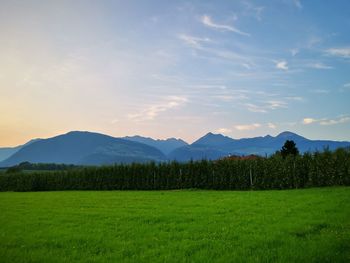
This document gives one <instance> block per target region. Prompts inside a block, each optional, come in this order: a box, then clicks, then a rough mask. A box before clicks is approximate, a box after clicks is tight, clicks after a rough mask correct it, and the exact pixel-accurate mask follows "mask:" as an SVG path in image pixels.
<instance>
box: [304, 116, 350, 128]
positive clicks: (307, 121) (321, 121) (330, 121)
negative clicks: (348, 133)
mask: <svg viewBox="0 0 350 263" xmlns="http://www.w3.org/2000/svg"><path fill="white" fill-rule="evenodd" d="M347 122H350V116H346V115H342V116H340V117H338V118H334V119H329V118H322V119H314V118H304V119H303V121H302V124H305V125H309V124H313V123H318V124H320V125H327V126H328V125H337V124H342V123H347Z"/></svg>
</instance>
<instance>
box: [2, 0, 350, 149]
mask: <svg viewBox="0 0 350 263" xmlns="http://www.w3.org/2000/svg"><path fill="white" fill-rule="evenodd" d="M349 10H350V1H348V0H335V1H319V0H268V1H267V0H266V1H258V0H255V1H253V0H235V1H234V0H230V1H229V0H227V1H224V0H218V1H204V0H198V1H195V0H194V1H181V0H180V1H167V0H157V1H156V0H145V1H138V0H128V1H104V0H99V1H89V0H84V1H79V0H77V1H70V0H69V1H65V0H57V1H55V0H50V1H34V0H26V1H16V0H8V1H7V0H0V146H14V145H19V144H23V143H25V142H26V141H28V140H30V139H33V138H47V137H52V136H55V135H58V134H62V133H66V132H69V131H72V130H88V131H95V132H101V133H105V134H109V135H112V136H116V137H120V136H126V135H136V134H138V135H142V136H149V137H153V138H160V139H164V138H168V137H176V138H182V139H184V140H186V141H188V142H192V141H194V140H196V139H197V138H199V137H201V136H203V135H204V134H206V133H207V132H214V133H222V134H224V135H227V136H230V137H232V138H243V137H253V136H264V135H267V134H270V135H277V134H278V133H280V132H282V131H286V130H288V131H292V132H296V133H298V134H301V135H303V136H305V137H307V138H310V139H331V140H350V13H349V12H350V11H349Z"/></svg>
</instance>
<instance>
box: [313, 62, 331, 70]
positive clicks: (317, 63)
mask: <svg viewBox="0 0 350 263" xmlns="http://www.w3.org/2000/svg"><path fill="white" fill-rule="evenodd" d="M307 67H309V68H314V69H332V68H333V67H331V66H328V65H325V64H323V63H320V62H316V63H311V64H308V65H307Z"/></svg>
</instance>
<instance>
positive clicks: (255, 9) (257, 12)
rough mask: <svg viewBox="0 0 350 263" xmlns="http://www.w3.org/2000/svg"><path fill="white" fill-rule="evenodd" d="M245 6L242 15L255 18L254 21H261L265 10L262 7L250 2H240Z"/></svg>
mask: <svg viewBox="0 0 350 263" xmlns="http://www.w3.org/2000/svg"><path fill="white" fill-rule="evenodd" d="M242 3H243V4H244V6H245V12H244V15H249V16H253V17H255V18H256V20H258V21H261V20H262V13H263V11H264V9H265V7H264V6H257V5H255V4H253V3H251V2H248V1H244V2H242Z"/></svg>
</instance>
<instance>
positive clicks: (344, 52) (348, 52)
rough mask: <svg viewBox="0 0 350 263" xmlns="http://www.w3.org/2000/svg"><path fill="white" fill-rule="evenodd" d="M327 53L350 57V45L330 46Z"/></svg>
mask: <svg viewBox="0 0 350 263" xmlns="http://www.w3.org/2000/svg"><path fill="white" fill-rule="evenodd" d="M326 53H327V54H328V55H331V56H335V57H342V58H350V47H343V48H330V49H327V50H326Z"/></svg>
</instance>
